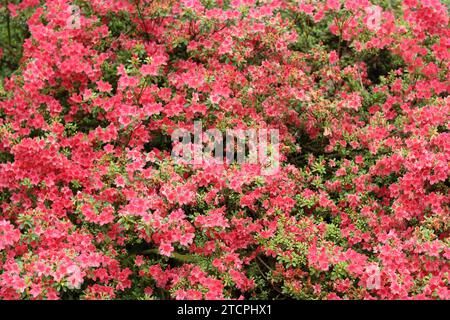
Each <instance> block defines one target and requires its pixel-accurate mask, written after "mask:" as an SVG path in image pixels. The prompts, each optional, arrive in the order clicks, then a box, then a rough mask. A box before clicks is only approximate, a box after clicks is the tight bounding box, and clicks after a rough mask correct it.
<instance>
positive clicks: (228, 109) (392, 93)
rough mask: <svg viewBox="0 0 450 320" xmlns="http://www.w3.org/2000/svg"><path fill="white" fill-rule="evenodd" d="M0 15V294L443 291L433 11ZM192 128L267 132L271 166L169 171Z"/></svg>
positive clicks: (62, 5)
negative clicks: (19, 50) (12, 50)
mask: <svg viewBox="0 0 450 320" xmlns="http://www.w3.org/2000/svg"><path fill="white" fill-rule="evenodd" d="M74 5H77V6H78V7H79V9H80V10H79V15H78V16H73V14H74V13H73V11H71V10H70V8H72V6H74ZM7 10H8V12H9V15H10V16H11V19H26V21H27V28H28V30H29V34H30V35H29V37H28V38H27V39H26V40H25V42H24V43H23V56H22V58H21V60H20V68H19V69H18V70H16V71H15V72H14V73H13V74H11V75H10V76H9V77H7V78H5V79H3V80H2V81H3V84H2V85H1V86H0V299H67V298H78V299H113V298H128V299H137V298H139V299H140V298H146V299H193V298H195V299H244V298H253V299H258V298H259V299H284V298H286V297H290V298H296V299H450V290H449V284H450V268H449V263H448V262H449V258H450V238H449V236H450V232H449V225H450V215H449V213H450V208H449V200H450V194H449V186H450V185H449V174H450V170H449V169H450V168H449V165H450V142H449V141H450V133H449V129H450V121H449V120H450V98H449V96H448V93H449V90H450V73H449V68H450V28H449V17H448V8H447V7H446V6H445V5H444V4H442V3H440V2H439V1H438V0H426V1H425V0H406V1H377V5H375V4H373V3H371V2H370V1H369V0H346V1H339V0H259V1H256V0H232V1H229V0H214V1H204V0H182V1H173V0H164V1H163V0H138V1H129V0H92V1H84V0H79V1H73V2H72V1H67V0H46V1H33V0H25V1H9V6H8V7H7ZM74 19H75V20H74ZM68 21H76V22H77V24H73V23H68ZM2 52H3V53H2ZM6 54H7V51H6V50H1V49H0V59H2V57H4V56H5V55H6ZM198 120H201V121H202V124H203V127H204V130H207V129H209V128H215V129H219V130H221V131H225V130H226V129H242V130H246V129H274V130H278V132H279V133H280V144H279V147H280V152H281V156H280V168H279V170H278V171H277V173H276V174H272V175H265V174H263V173H262V172H263V169H264V167H263V166H262V165H258V164H254V163H252V164H250V163H244V164H214V163H205V164H202V165H192V164H180V163H177V162H175V161H174V159H173V157H172V156H171V150H172V141H171V140H170V136H171V134H172V133H173V131H174V130H175V129H177V128H187V129H189V128H192V127H193V124H194V121H198Z"/></svg>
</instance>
